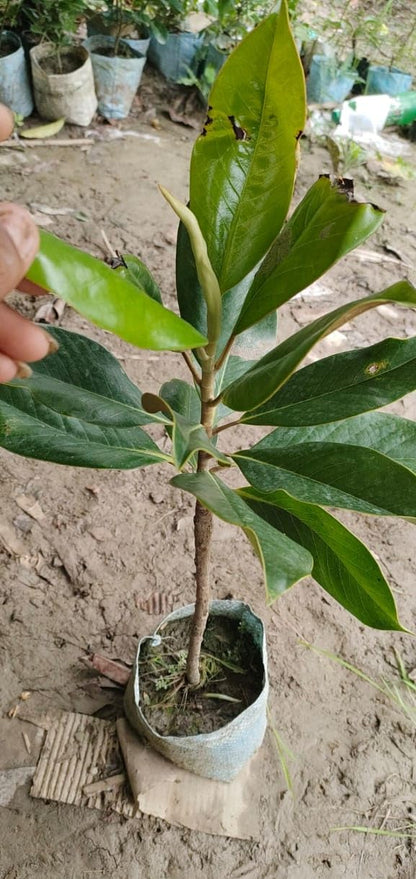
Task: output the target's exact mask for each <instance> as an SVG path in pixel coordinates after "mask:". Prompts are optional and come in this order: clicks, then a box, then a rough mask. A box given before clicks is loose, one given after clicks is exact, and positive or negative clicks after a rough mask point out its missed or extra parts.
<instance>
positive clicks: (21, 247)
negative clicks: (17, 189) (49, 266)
mask: <svg viewBox="0 0 416 879" xmlns="http://www.w3.org/2000/svg"><path fill="white" fill-rule="evenodd" d="M38 248H39V232H38V229H37V226H36V225H35V223H34V222H33V220H32V217H31V216H30V214H29V212H28V211H27V210H26V209H25V208H24V207H22V206H21V205H16V204H10V203H8V202H3V203H1V204H0V299H3V298H4V297H5V296H6V295H7V293H10V291H11V290H14V288H15V287H17V285H18V283H19V281H21V279H22V278H23V277H24V275H25V274H26V272H27V270H28V268H29V266H30V265H31V263H32V262H33V260H34V258H35V256H36V253H37V251H38Z"/></svg>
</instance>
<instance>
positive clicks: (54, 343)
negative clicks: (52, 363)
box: [42, 330, 59, 354]
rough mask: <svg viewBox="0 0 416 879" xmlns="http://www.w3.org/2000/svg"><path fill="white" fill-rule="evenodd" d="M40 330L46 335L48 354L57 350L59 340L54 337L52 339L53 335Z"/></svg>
mask: <svg viewBox="0 0 416 879" xmlns="http://www.w3.org/2000/svg"><path fill="white" fill-rule="evenodd" d="M42 332H43V335H44V336H46V339H47V341H48V354H56V352H57V351H58V350H59V342H57V341H56V339H54V338H53V336H51V335H50V334H49V333H47V332H46V331H45V330H42Z"/></svg>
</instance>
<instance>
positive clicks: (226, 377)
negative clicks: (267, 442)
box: [215, 354, 255, 424]
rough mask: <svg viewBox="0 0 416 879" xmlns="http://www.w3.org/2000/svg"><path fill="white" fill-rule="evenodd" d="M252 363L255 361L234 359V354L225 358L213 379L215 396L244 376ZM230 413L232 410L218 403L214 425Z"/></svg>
mask: <svg viewBox="0 0 416 879" xmlns="http://www.w3.org/2000/svg"><path fill="white" fill-rule="evenodd" d="M254 362H255V361H253V360H243V358H242V357H236V356H235V355H234V354H232V355H231V356H230V357H227V358H226V360H225V363H224V364H223V366H222V367H221V369H220V370H219V371H218V372H217V374H216V377H215V396H218V395H219V394H220V393H221V391H222V389H223V387H227V385H229V384H231V382H233V381H235V380H236V379H237V378H240V376H241V375H244V373H245V372H247V370H249V369H250V367H251V366H252V365H253V363H254ZM232 411H233V410H232V409H229V408H228V406H224V404H223V403H219V405H218V406H216V408H215V423H216V424H217V423H218V422H219V421H221V419H222V418H225V417H226V416H227V415H230V414H231V412H232Z"/></svg>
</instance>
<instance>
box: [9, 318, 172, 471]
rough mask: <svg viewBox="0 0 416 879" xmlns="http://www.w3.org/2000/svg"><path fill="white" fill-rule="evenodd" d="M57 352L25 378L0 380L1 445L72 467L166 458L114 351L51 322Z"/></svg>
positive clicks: (112, 465)
mask: <svg viewBox="0 0 416 879" xmlns="http://www.w3.org/2000/svg"><path fill="white" fill-rule="evenodd" d="M49 332H50V333H51V335H53V336H54V337H55V338H56V339H57V340H58V341H59V344H60V348H59V350H58V351H57V353H56V354H51V355H49V357H47V358H46V359H45V360H41V361H39V362H37V363H33V364H32V369H33V375H32V377H31V378H30V379H25V380H21V381H20V380H14V381H12V382H10V383H9V384H4V385H0V445H1V446H3V448H5V449H8V450H9V451H11V452H15V453H16V454H18V455H24V456H25V457H29V458H39V459H41V460H42V461H54V462H55V463H57V464H71V465H73V466H77V467H106V468H110V469H121V470H124V469H130V468H133V467H143V466H145V465H146V464H154V463H156V462H160V461H165V460H166V461H169V460H170V458H169V456H168V455H165V454H163V453H162V452H161V451H160V449H159V448H158V446H157V445H156V444H155V443H154V442H153V440H152V439H151V438H150V437H149V436H148V435H147V433H145V432H144V430H142V429H141V427H140V425H143V424H148V423H149V422H151V421H163V422H165V420H166V419H164V418H159V417H157V416H152V417H150V416H149V415H148V414H147V413H146V412H145V411H144V410H143V408H142V406H141V395H140V392H139V391H138V389H137V388H135V386H134V385H133V384H132V383H131V382H130V380H129V379H128V378H127V376H126V375H125V374H124V373H123V370H122V369H121V367H120V366H119V364H118V363H117V361H116V360H115V358H114V357H113V356H112V355H111V354H110V353H109V352H108V351H106V349H105V348H103V347H102V346H101V345H98V344H97V343H96V342H92V341H91V339H87V338H86V337H84V336H79V335H77V334H76V333H68V332H66V331H65V330H59V329H54V328H52V327H51V328H50V329H49Z"/></svg>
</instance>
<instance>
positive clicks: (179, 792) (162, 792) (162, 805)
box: [117, 718, 262, 839]
mask: <svg viewBox="0 0 416 879" xmlns="http://www.w3.org/2000/svg"><path fill="white" fill-rule="evenodd" d="M117 733H118V738H119V742H120V747H121V750H122V753H123V757H124V763H125V767H126V772H127V775H128V779H129V782H130V787H131V790H132V794H133V799H134V801H135V802H136V803H137V806H138V808H139V809H140V811H141V812H145V814H146V815H154V816H155V817H157V818H163V819H164V820H165V821H169V822H170V824H176V825H182V826H183V827H189V828H190V829H191V830H200V831H202V832H203V833H212V834H214V835H216V836H230V837H235V838H236V839H258V838H259V836H260V821H259V812H260V809H259V799H260V783H261V782H260V779H261V775H262V773H261V772H260V771H259V768H260V766H261V760H262V752H261V751H260V752H259V753H258V754H256V755H255V756H254V757H253V758H252V759H251V761H250V762H249V763H248V764H247V766H245V767H244V769H242V770H241V772H240V773H239V774H238V776H237V777H236V778H235V779H234V781H232V782H229V783H226V782H222V781H214V780H212V779H209V778H201V777H200V776H198V775H193V774H192V773H191V772H187V771H186V770H185V769H180V768H179V767H178V766H175V765H174V763H171V762H170V760H166V759H165V757H162V755H161V754H158V753H157V752H156V751H153V750H152V749H151V748H150V746H149V745H147V744H146V743H145V742H144V741H143V740H142V739H140V738H139V736H138V734H137V733H136V732H135V731H134V730H133V729H132V728H131V727H130V725H129V724H128V723H127V721H126V720H124V718H121V719H119V720H118V721H117Z"/></svg>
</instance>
